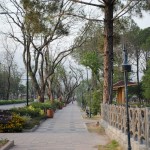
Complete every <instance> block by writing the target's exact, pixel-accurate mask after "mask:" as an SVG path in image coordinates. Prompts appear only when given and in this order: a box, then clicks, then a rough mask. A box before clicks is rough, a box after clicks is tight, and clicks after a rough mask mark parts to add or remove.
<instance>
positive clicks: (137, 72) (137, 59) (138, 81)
mask: <svg viewBox="0 0 150 150" xmlns="http://www.w3.org/2000/svg"><path fill="white" fill-rule="evenodd" d="M136 64H137V65H136V69H137V71H136V75H137V84H138V93H137V95H138V99H139V102H140V104H141V99H140V95H141V94H140V80H139V51H138V49H136Z"/></svg>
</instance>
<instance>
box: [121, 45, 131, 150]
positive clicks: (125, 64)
mask: <svg viewBox="0 0 150 150" xmlns="http://www.w3.org/2000/svg"><path fill="white" fill-rule="evenodd" d="M123 53H124V62H123V64H122V70H123V72H124V83H125V100H126V113H127V136H128V150H131V141H130V123H129V109H128V107H129V106H128V88H127V84H128V72H131V65H129V64H128V56H127V50H126V48H125V45H124V46H123Z"/></svg>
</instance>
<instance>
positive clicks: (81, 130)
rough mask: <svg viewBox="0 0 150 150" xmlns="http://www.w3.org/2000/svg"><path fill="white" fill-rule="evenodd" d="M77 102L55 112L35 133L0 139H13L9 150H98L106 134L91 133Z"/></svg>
mask: <svg viewBox="0 0 150 150" xmlns="http://www.w3.org/2000/svg"><path fill="white" fill-rule="evenodd" d="M85 123H86V122H85V120H84V119H83V118H82V115H81V111H80V108H79V107H78V106H77V104H76V102H74V103H73V104H69V105H67V106H66V107H65V108H63V109H62V110H58V111H57V112H56V113H55V115H54V118H52V119H51V118H50V119H47V120H46V121H44V122H43V123H42V124H41V125H40V126H39V127H38V128H37V129H36V130H35V131H34V132H28V133H27V132H25V133H0V138H3V139H4V138H7V139H9V140H14V146H13V147H12V148H10V150H97V148H96V146H97V145H105V144H106V143H107V142H108V138H107V137H106V136H105V135H98V134H96V133H90V132H88V130H87V127H86V124H85Z"/></svg>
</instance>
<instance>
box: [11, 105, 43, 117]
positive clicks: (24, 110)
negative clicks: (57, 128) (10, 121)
mask: <svg viewBox="0 0 150 150" xmlns="http://www.w3.org/2000/svg"><path fill="white" fill-rule="evenodd" d="M11 111H12V112H15V113H17V114H19V115H20V116H30V117H31V118H34V117H39V116H41V115H43V114H42V112H41V109H40V108H34V107H32V106H29V107H21V108H12V109H11Z"/></svg>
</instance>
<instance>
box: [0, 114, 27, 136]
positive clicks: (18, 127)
mask: <svg viewBox="0 0 150 150" xmlns="http://www.w3.org/2000/svg"><path fill="white" fill-rule="evenodd" d="M24 124H25V120H24V119H23V118H22V117H20V116H19V115H18V114H15V113H14V114H13V116H12V120H10V121H9V122H8V123H7V124H0V132H5V133H6V132H21V131H22V130H23V126H24Z"/></svg>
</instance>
